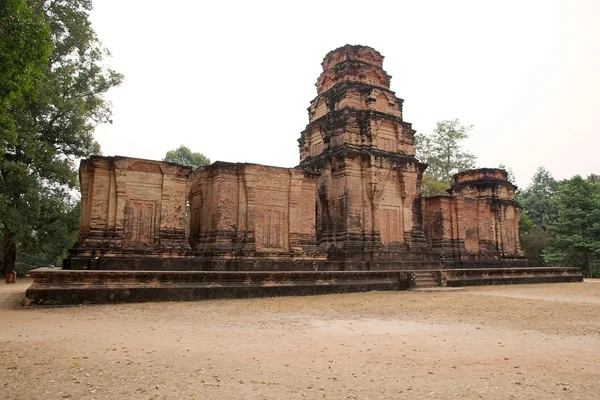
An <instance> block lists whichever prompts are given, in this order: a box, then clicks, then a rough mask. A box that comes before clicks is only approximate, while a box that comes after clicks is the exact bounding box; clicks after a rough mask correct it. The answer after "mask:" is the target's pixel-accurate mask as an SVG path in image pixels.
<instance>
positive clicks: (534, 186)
mask: <svg viewBox="0 0 600 400" xmlns="http://www.w3.org/2000/svg"><path fill="white" fill-rule="evenodd" d="M558 187H559V184H558V182H557V181H556V180H555V179H554V178H553V177H552V174H551V173H550V171H548V170H546V169H545V168H544V167H540V168H538V170H537V172H536V173H535V175H534V176H533V178H532V180H531V184H530V185H529V186H527V188H526V189H525V190H522V191H519V192H518V193H517V201H518V202H519V204H520V205H521V207H523V209H524V210H525V211H526V212H527V215H528V216H529V218H530V219H531V221H532V222H533V223H534V224H535V225H536V226H537V227H539V228H540V229H543V230H548V229H549V227H550V225H552V224H553V223H554V222H556V219H557V217H558V203H557V191H558Z"/></svg>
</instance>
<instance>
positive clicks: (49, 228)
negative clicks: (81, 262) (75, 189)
mask: <svg viewBox="0 0 600 400" xmlns="http://www.w3.org/2000/svg"><path fill="white" fill-rule="evenodd" d="M39 201H40V206H39V209H40V212H39V215H38V218H37V219H36V221H35V222H34V224H33V226H32V227H33V231H32V234H31V235H30V236H29V237H28V240H27V241H24V242H22V243H21V247H20V251H19V259H18V262H17V263H16V266H17V268H16V270H17V271H18V272H27V271H29V270H30V269H32V268H37V267H40V266H48V265H60V263H61V260H62V259H63V258H64V257H65V256H66V252H67V250H68V249H69V248H71V247H72V246H73V243H75V240H76V239H77V233H78V231H79V213H80V203H79V201H75V200H74V199H73V198H72V197H71V196H70V195H69V194H68V193H66V191H64V190H62V191H48V190H42V191H41V192H40V194H39Z"/></svg>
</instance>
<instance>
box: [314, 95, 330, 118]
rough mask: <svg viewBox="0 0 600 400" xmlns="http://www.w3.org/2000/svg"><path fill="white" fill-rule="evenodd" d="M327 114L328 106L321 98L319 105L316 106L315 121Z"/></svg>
mask: <svg viewBox="0 0 600 400" xmlns="http://www.w3.org/2000/svg"><path fill="white" fill-rule="evenodd" d="M325 114H327V104H326V103H325V101H324V100H323V99H322V98H321V99H319V100H318V101H317V105H316V106H315V119H319V118H321V117H322V116H324V115H325Z"/></svg>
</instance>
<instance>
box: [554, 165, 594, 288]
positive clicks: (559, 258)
mask: <svg viewBox="0 0 600 400" xmlns="http://www.w3.org/2000/svg"><path fill="white" fill-rule="evenodd" d="M551 229H552V231H553V232H554V241H553V242H552V243H551V244H550V246H548V248H546V249H545V250H544V253H543V254H544V259H545V260H546V261H547V262H549V263H550V264H552V265H557V266H561V267H580V268H581V269H582V270H583V272H584V274H585V275H586V276H587V277H592V265H593V262H594V261H595V260H598V259H599V258H600V183H597V182H596V180H595V178H594V177H590V179H588V180H586V179H583V178H582V177H581V176H579V175H576V176H574V177H573V178H571V179H569V180H566V181H564V182H563V183H562V184H561V188H560V191H559V193H558V217H557V219H556V222H555V223H553V224H552V225H551Z"/></svg>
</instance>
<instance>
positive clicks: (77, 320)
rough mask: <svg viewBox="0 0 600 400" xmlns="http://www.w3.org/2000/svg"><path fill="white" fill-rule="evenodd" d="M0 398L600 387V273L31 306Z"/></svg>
mask: <svg viewBox="0 0 600 400" xmlns="http://www.w3.org/2000/svg"><path fill="white" fill-rule="evenodd" d="M29 283H30V282H29V281H25V280H20V281H19V283H18V284H17V285H4V284H1V285H0V399H28V400H29V399H63V398H64V399H69V398H70V399H105V398H108V399H154V398H159V399H163V398H164V399H230V398H236V399H304V398H308V399H323V398H325V399H404V398H414V399H423V398H435V399H456V398H463V399H479V398H483V399H599V398H600V282H598V281H589V282H585V283H574V284H554V285H517V286H495V287H478V288H468V289H466V290H462V291H452V292H450V291H448V292H431V293H423V292H371V293H355V294H347V295H327V296H317V297H286V298H273V299H252V300H225V301H222V300H219V301H206V302H194V303H146V304H125V305H106V306H91V307H68V308H48V309H23V308H20V307H19V305H18V304H19V301H20V300H21V299H22V297H23V294H24V291H25V289H26V287H27V286H28V284H29Z"/></svg>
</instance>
